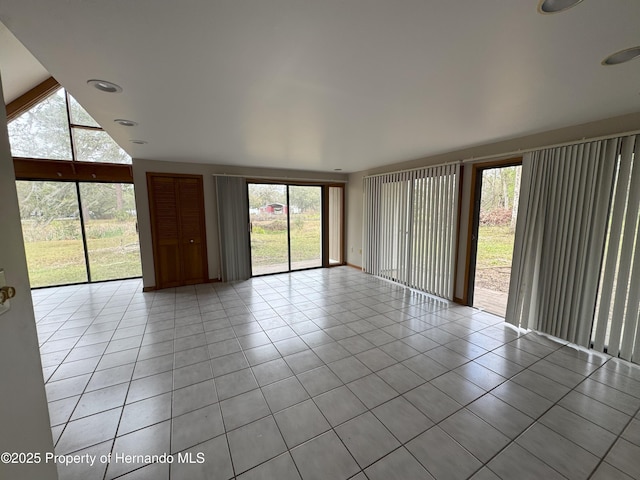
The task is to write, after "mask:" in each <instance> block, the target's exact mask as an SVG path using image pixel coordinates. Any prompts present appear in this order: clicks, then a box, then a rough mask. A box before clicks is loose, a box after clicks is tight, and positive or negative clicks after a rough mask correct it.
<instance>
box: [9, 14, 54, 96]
mask: <svg viewBox="0 0 640 480" xmlns="http://www.w3.org/2000/svg"><path fill="white" fill-rule="evenodd" d="M0 76H2V92H3V93H4V103H5V104H8V103H11V102H12V101H13V100H15V99H16V98H18V97H19V96H20V95H22V94H23V93H25V92H28V91H29V90H31V89H32V88H33V87H35V86H36V85H38V84H39V83H41V82H43V81H44V80H46V79H47V78H49V77H50V75H49V72H47V70H46V69H45V68H44V67H43V66H42V65H41V64H40V62H38V60H36V59H35V58H34V56H33V55H31V53H30V52H29V50H27V49H26V48H25V47H24V45H22V44H21V43H20V42H19V41H18V39H16V37H15V36H14V35H13V34H12V33H11V32H10V31H9V30H8V29H7V27H5V26H4V25H3V24H2V23H0Z"/></svg>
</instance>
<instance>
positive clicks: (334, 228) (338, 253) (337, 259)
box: [329, 187, 344, 265]
mask: <svg viewBox="0 0 640 480" xmlns="http://www.w3.org/2000/svg"><path fill="white" fill-rule="evenodd" d="M343 192H344V188H342V187H329V265H341V264H342V262H343V258H342V256H343V253H342V210H343V209H342V195H343Z"/></svg>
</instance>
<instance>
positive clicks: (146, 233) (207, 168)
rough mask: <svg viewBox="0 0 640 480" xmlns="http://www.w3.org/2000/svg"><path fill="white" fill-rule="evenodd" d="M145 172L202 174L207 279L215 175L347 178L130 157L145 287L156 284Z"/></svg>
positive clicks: (215, 254)
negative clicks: (131, 158) (131, 159)
mask: <svg viewBox="0 0 640 480" xmlns="http://www.w3.org/2000/svg"><path fill="white" fill-rule="evenodd" d="M147 172H158V173H178V174H181V173H182V174H192V175H202V176H203V187H204V209H205V222H206V233H207V259H208V261H209V278H210V279H212V280H214V279H219V278H220V244H219V239H218V212H217V202H216V190H215V180H214V175H216V174H217V175H221V174H228V175H243V176H247V177H273V178H278V179H281V180H291V181H293V180H295V179H315V180H318V181H325V182H326V181H330V180H342V181H344V180H346V179H347V175H345V174H338V173H333V172H330V173H327V172H307V171H299V170H279V169H268V168H248V167H232V166H228V165H208V164H202V163H186V162H161V161H156V160H145V159H138V158H134V159H133V182H134V184H135V190H136V209H137V212H138V229H139V235H140V256H141V260H142V282H143V285H144V286H145V287H154V286H155V269H154V266H153V243H152V239H151V220H150V217H149V196H148V192H147Z"/></svg>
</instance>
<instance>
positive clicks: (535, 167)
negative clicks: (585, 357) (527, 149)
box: [506, 139, 618, 346]
mask: <svg viewBox="0 0 640 480" xmlns="http://www.w3.org/2000/svg"><path fill="white" fill-rule="evenodd" d="M617 150H618V140H617V139H611V140H606V141H597V142H590V143H584V144H580V145H572V146H568V147H560V148H551V149H546V150H540V151H536V152H532V153H530V154H527V155H525V157H524V158H523V161H522V183H521V193H520V206H519V211H518V221H517V224H516V235H515V242H514V253H513V262H512V269H511V282H510V287H509V299H508V302H507V316H506V321H507V322H509V323H512V324H515V325H517V326H522V327H526V328H533V329H535V330H538V331H541V332H545V333H548V334H551V335H554V336H556V337H560V338H564V339H566V340H569V341H570V342H574V343H577V344H580V345H584V346H588V343H589V338H590V335H591V323H592V322H591V320H592V318H593V311H594V308H595V304H596V294H597V289H598V278H599V276H600V265H601V258H602V250H603V247H604V243H605V232H606V222H607V213H608V204H609V198H610V196H611V184H612V181H613V174H614V163H615V158H616V153H617Z"/></svg>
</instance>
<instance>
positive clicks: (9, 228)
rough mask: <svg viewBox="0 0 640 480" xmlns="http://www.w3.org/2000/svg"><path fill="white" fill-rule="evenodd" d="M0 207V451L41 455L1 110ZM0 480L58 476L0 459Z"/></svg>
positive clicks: (34, 367)
mask: <svg viewBox="0 0 640 480" xmlns="http://www.w3.org/2000/svg"><path fill="white" fill-rule="evenodd" d="M0 98H2V87H1V84H0ZM0 205H2V207H1V208H0V225H2V235H0V268H3V269H4V270H5V274H6V278H7V284H8V285H11V286H14V287H15V288H16V297H15V298H13V299H12V300H11V309H10V310H9V311H8V312H6V313H5V314H3V315H0V392H1V393H0V452H24V453H27V452H39V453H41V454H42V455H43V456H44V454H45V452H53V440H52V437H51V428H50V426H49V410H48V409H47V399H46V394H45V389H44V379H43V376H42V365H41V363H40V350H39V348H38V336H37V334H36V323H35V317H34V313H33V304H32V300H31V291H30V286H29V276H28V273H27V261H26V258H25V253H24V243H23V240H22V229H21V227H20V211H19V209H18V196H17V193H16V182H15V175H14V171H13V160H12V158H11V152H10V148H9V139H8V137H7V119H6V115H5V111H4V109H0ZM0 478H2V479H5V478H6V479H12V480H22V479H25V480H31V479H36V478H37V479H42V480H49V479H57V478H58V474H57V471H56V467H55V464H46V463H40V464H31V465H7V464H4V463H2V462H0Z"/></svg>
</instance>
